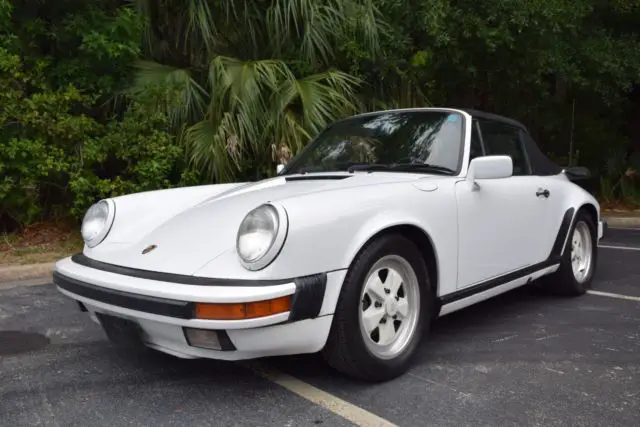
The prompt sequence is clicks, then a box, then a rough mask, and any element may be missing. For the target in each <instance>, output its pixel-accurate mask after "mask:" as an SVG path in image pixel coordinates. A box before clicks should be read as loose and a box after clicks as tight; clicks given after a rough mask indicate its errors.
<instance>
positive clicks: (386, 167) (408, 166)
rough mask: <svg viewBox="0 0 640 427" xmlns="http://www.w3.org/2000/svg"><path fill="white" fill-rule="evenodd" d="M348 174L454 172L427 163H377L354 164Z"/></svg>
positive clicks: (449, 173) (348, 169)
mask: <svg viewBox="0 0 640 427" xmlns="http://www.w3.org/2000/svg"><path fill="white" fill-rule="evenodd" d="M347 171H348V172H355V171H367V172H374V171H394V172H432V173H442V174H446V175H451V174H454V173H455V172H456V171H454V170H453V169H450V168H448V167H445V166H438V165H430V164H427V163H391V164H385V163H377V164H368V163H362V164H354V165H351V166H349V167H348V168H347Z"/></svg>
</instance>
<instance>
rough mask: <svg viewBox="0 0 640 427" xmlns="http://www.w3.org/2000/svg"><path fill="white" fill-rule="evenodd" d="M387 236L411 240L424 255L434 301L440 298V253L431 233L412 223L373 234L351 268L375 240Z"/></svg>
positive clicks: (390, 227)
mask: <svg viewBox="0 0 640 427" xmlns="http://www.w3.org/2000/svg"><path fill="white" fill-rule="evenodd" d="M387 234H400V235H402V236H403V237H405V238H407V239H409V240H411V241H412V242H413V243H414V244H415V245H416V247H417V248H418V250H419V251H420V254H421V255H422V258H423V259H424V261H425V263H426V265H427V271H428V272H429V280H430V282H431V292H432V296H433V297H434V301H436V300H437V298H438V291H439V283H440V281H439V278H438V276H439V267H438V253H437V249H436V246H435V244H434V242H433V239H432V238H431V236H430V235H429V233H428V232H427V231H426V230H424V229H423V228H422V227H420V226H418V225H415V224H412V223H408V222H407V223H399V224H393V225H387V226H385V227H383V228H380V229H379V230H378V231H376V232H374V233H373V234H371V235H370V236H369V237H368V238H366V239H365V240H364V242H363V243H362V244H361V245H360V246H359V247H358V249H357V250H356V251H355V252H354V253H353V255H352V256H351V260H350V262H349V267H351V264H352V263H353V261H354V260H355V259H356V258H357V256H358V255H359V254H360V253H361V252H362V251H363V250H364V249H365V248H366V247H367V246H368V245H369V244H370V243H371V242H373V241H374V240H376V239H378V238H380V237H381V236H383V235H387Z"/></svg>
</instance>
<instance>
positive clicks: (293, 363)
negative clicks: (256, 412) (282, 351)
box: [268, 283, 567, 387]
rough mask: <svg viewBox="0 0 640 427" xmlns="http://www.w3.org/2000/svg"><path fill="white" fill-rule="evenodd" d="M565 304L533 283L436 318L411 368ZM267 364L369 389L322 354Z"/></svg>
mask: <svg viewBox="0 0 640 427" xmlns="http://www.w3.org/2000/svg"><path fill="white" fill-rule="evenodd" d="M565 301H567V299H566V298H561V297H555V296H550V295H548V294H546V293H544V292H543V291H542V290H540V289H538V288H537V287H536V286H535V284H533V283H532V284H531V285H529V286H524V287H521V288H517V289H515V290H512V291H509V292H506V293H504V294H502V295H498V296H496V297H494V298H490V299H488V300H486V301H483V302H480V303H478V304H475V305H473V306H470V307H467V308H464V309H462V310H459V311H457V312H454V313H451V314H449V315H446V316H443V317H441V318H439V319H436V320H435V321H434V322H433V323H432V325H431V329H430V331H429V333H428V334H426V336H424V337H423V341H422V343H421V345H420V350H419V352H418V354H417V355H416V357H415V360H414V366H420V365H425V364H429V363H431V362H434V361H437V360H439V359H440V358H441V356H442V353H441V351H439V350H445V349H444V347H447V349H448V350H449V351H450V350H451V349H452V345H453V346H454V347H455V348H465V347H468V346H469V345H470V344H469V342H470V341H473V340H474V337H482V338H486V336H487V333H489V334H492V333H499V332H500V331H504V330H505V327H507V328H509V327H514V325H516V327H524V328H528V327H529V324H530V322H529V320H527V319H530V318H531V316H535V314H536V313H537V312H538V311H540V309H541V307H549V306H554V305H556V304H564V302H565ZM523 317H526V318H523ZM516 319H518V320H516ZM445 351H446V350H445ZM268 361H269V363H270V364H271V365H272V366H274V367H275V368H277V369H281V370H282V371H285V372H288V373H290V374H292V375H295V376H299V377H301V378H302V377H304V378H305V379H306V380H308V381H314V380H316V379H317V380H321V381H323V382H324V381H325V380H327V379H328V378H330V379H331V380H332V381H338V382H340V383H341V384H346V383H349V384H351V385H352V386H354V387H358V385H361V386H362V387H369V386H371V383H369V382H365V381H360V380H356V379H351V378H349V379H347V378H346V377H345V376H343V375H341V374H340V373H338V372H336V371H334V370H333V369H331V368H330V367H329V366H328V365H327V364H326V363H325V362H324V360H323V358H322V355H321V354H313V355H296V356H286V357H274V358H269V359H268ZM393 381H396V380H393Z"/></svg>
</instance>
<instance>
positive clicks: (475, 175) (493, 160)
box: [467, 156, 513, 188]
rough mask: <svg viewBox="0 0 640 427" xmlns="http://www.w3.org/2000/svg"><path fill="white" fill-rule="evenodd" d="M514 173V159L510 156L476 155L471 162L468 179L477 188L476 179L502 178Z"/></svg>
mask: <svg viewBox="0 0 640 427" xmlns="http://www.w3.org/2000/svg"><path fill="white" fill-rule="evenodd" d="M511 175H513V160H511V157H509V156H483V157H476V158H475V159H473V160H471V163H469V170H468V171H467V181H470V182H471V183H473V186H474V188H476V185H477V184H476V183H475V180H476V179H500V178H509V177H510V176H511Z"/></svg>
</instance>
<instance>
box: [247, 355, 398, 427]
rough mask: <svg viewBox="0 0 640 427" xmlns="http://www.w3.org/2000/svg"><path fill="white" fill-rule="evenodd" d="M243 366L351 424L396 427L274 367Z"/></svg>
mask: <svg viewBox="0 0 640 427" xmlns="http://www.w3.org/2000/svg"><path fill="white" fill-rule="evenodd" d="M243 365H244V366H246V367H247V368H249V369H251V370H252V371H254V372H256V373H257V374H259V375H261V376H262V377H264V378H266V379H268V380H269V381H272V382H274V383H276V384H278V385H279V386H281V387H284V388H286V389H287V390H289V391H292V392H293V393H295V394H297V395H298V396H300V397H303V398H304V399H307V400H308V401H310V402H313V403H315V404H316V405H320V406H322V407H324V408H326V409H328V410H329V411H331V412H333V413H334V414H336V415H339V416H341V417H342V418H344V419H346V420H348V421H351V422H352V423H353V424H355V425H357V426H362V427H365V426H366V427H397V426H396V424H393V423H392V422H390V421H387V420H385V419H384V418H381V417H379V416H377V415H375V414H373V413H371V412H369V411H367V410H365V409H362V408H361V407H359V406H356V405H353V404H351V403H349V402H346V401H344V400H342V399H340V398H339V397H337V396H334V395H332V394H329V393H327V392H326V391H323V390H320V389H319V388H316V387H314V386H312V385H311V384H307V383H305V382H304V381H301V380H299V379H297V378H295V377H292V376H291V375H288V374H285V373H283V372H280V371H276V370H274V369H270V368H268V367H266V366H265V365H263V364H261V363H258V362H244V363H243Z"/></svg>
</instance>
